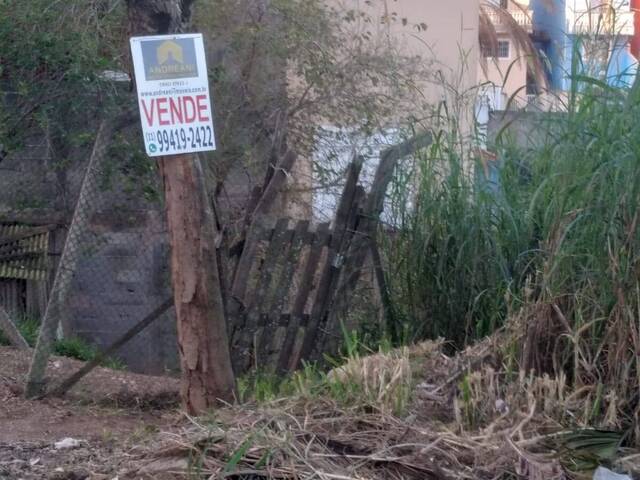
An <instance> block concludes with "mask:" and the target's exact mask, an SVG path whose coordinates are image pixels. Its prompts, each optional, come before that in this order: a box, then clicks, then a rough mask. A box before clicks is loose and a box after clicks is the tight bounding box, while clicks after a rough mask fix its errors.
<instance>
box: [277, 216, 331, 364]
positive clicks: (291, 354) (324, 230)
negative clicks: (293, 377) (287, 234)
mask: <svg viewBox="0 0 640 480" xmlns="http://www.w3.org/2000/svg"><path fill="white" fill-rule="evenodd" d="M329 237H330V230H329V224H328V223H322V224H320V225H318V228H317V229H316V233H315V235H314V240H313V243H312V244H311V249H310V251H309V256H308V258H307V262H306V265H305V267H304V271H303V273H302V278H301V279H300V285H299V287H298V291H297V293H296V298H295V300H294V302H293V307H292V309H291V321H290V322H289V326H288V327H287V332H286V334H285V337H284V340H283V342H282V348H281V350H280V357H279V359H278V363H277V371H278V372H279V373H283V372H285V371H287V370H289V369H293V368H295V365H297V364H298V362H299V360H300V358H299V357H300V348H297V349H295V350H294V347H295V346H296V345H295V341H296V338H297V336H298V329H299V327H300V325H301V324H302V322H303V315H304V309H305V306H306V305H307V300H308V298H309V295H310V294H311V292H312V291H313V290H314V284H313V281H314V276H315V275H316V272H317V270H318V265H319V264H320V259H321V258H322V251H323V249H324V247H325V245H326V244H327V241H328V239H329ZM300 347H302V345H300ZM291 364H293V365H294V367H291Z"/></svg>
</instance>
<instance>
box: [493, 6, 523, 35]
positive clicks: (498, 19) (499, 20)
mask: <svg viewBox="0 0 640 480" xmlns="http://www.w3.org/2000/svg"><path fill="white" fill-rule="evenodd" d="M509 14H510V15H511V17H512V18H513V19H514V20H515V21H516V23H517V24H518V25H520V26H521V27H524V28H525V29H526V30H527V31H528V32H531V30H532V22H531V19H532V18H533V12H532V11H530V10H529V11H523V10H509ZM488 17H489V20H490V21H491V23H492V24H493V26H494V27H495V28H496V30H498V31H500V30H502V29H503V28H504V27H505V24H506V22H505V21H504V18H503V16H501V15H498V14H497V13H496V12H493V11H489V12H488Z"/></svg>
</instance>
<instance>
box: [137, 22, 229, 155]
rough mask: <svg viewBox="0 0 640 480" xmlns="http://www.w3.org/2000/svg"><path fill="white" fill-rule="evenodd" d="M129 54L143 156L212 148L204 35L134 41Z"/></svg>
mask: <svg viewBox="0 0 640 480" xmlns="http://www.w3.org/2000/svg"><path fill="white" fill-rule="evenodd" d="M131 54H132V56H133V66H134V70H135V75H136V85H137V87H138V107H139V108H140V119H141V122H142V135H143V138H144V145H145V148H146V150H147V155H149V156H151V157H157V156H164V155H178V154H184V153H194V152H204V151H208V150H215V149H216V141H215V136H214V132H213V112H212V110H211V97H210V96H209V81H208V75H207V63H206V58H205V54H204V42H203V40H202V35H201V34H199V33H198V34H186V35H162V36H155V37H134V38H132V39H131Z"/></svg>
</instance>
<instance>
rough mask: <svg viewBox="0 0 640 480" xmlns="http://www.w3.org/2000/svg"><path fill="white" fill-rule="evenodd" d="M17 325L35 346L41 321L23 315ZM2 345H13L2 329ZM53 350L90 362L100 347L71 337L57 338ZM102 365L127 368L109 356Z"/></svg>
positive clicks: (55, 352)
mask: <svg viewBox="0 0 640 480" xmlns="http://www.w3.org/2000/svg"><path fill="white" fill-rule="evenodd" d="M16 327H17V328H18V331H19V332H20V333H21V334H22V336H23V337H24V339H25V340H26V341H27V343H28V344H29V346H30V347H35V345H36V342H37V341H38V334H39V331H40V321H39V320H38V319H36V318H32V317H28V316H22V317H20V318H19V319H18V320H17V321H16ZM0 345H4V346H9V345H11V344H10V342H9V339H8V338H6V336H5V335H4V334H3V333H2V331H0ZM53 352H54V354H55V355H59V356H61V357H69V358H75V359H76V360H82V361H83V362H89V361H91V360H93V359H94V358H95V357H96V355H97V354H98V349H97V348H96V347H95V346H93V345H91V344H90V343H88V342H87V341H86V340H83V339H81V338H79V337H70V338H64V339H60V340H56V341H55V343H54V346H53ZM102 366H104V367H107V368H111V369H114V370H125V369H126V365H125V364H124V362H123V361H122V360H119V359H117V358H107V359H106V360H105V361H104V362H103V363H102Z"/></svg>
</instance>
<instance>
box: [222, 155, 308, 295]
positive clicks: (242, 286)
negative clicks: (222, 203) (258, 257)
mask: <svg viewBox="0 0 640 480" xmlns="http://www.w3.org/2000/svg"><path fill="white" fill-rule="evenodd" d="M296 159H297V156H296V154H295V153H294V152H292V151H290V150H289V151H287V152H286V153H285V155H284V157H283V158H282V160H281V161H280V163H279V164H278V166H277V167H275V168H274V172H273V175H272V176H271V178H270V179H269V181H268V183H267V185H266V186H265V188H264V190H263V193H262V196H261V197H260V199H258V201H257V203H256V207H255V209H254V210H253V212H252V213H251V215H250V216H247V217H246V219H245V222H248V223H250V225H249V227H248V228H247V231H246V234H245V238H246V244H245V247H244V250H243V252H242V255H241V256H240V259H239V260H238V264H237V266H236V271H235V274H234V275H233V281H232V284H231V296H233V297H236V298H239V299H243V298H244V293H245V291H246V288H247V281H246V279H247V277H248V275H249V271H250V270H251V265H252V263H253V261H254V256H255V248H256V244H255V243H254V242H253V241H251V239H254V238H256V235H255V230H256V229H258V228H259V226H260V224H261V222H262V217H263V216H264V215H265V214H267V213H268V212H269V210H270V209H271V206H272V205H273V202H274V200H275V198H276V195H277V193H278V192H279V191H280V187H282V185H283V184H284V182H285V181H286V179H287V175H289V171H291V168H293V165H294V164H295V162H296Z"/></svg>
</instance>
